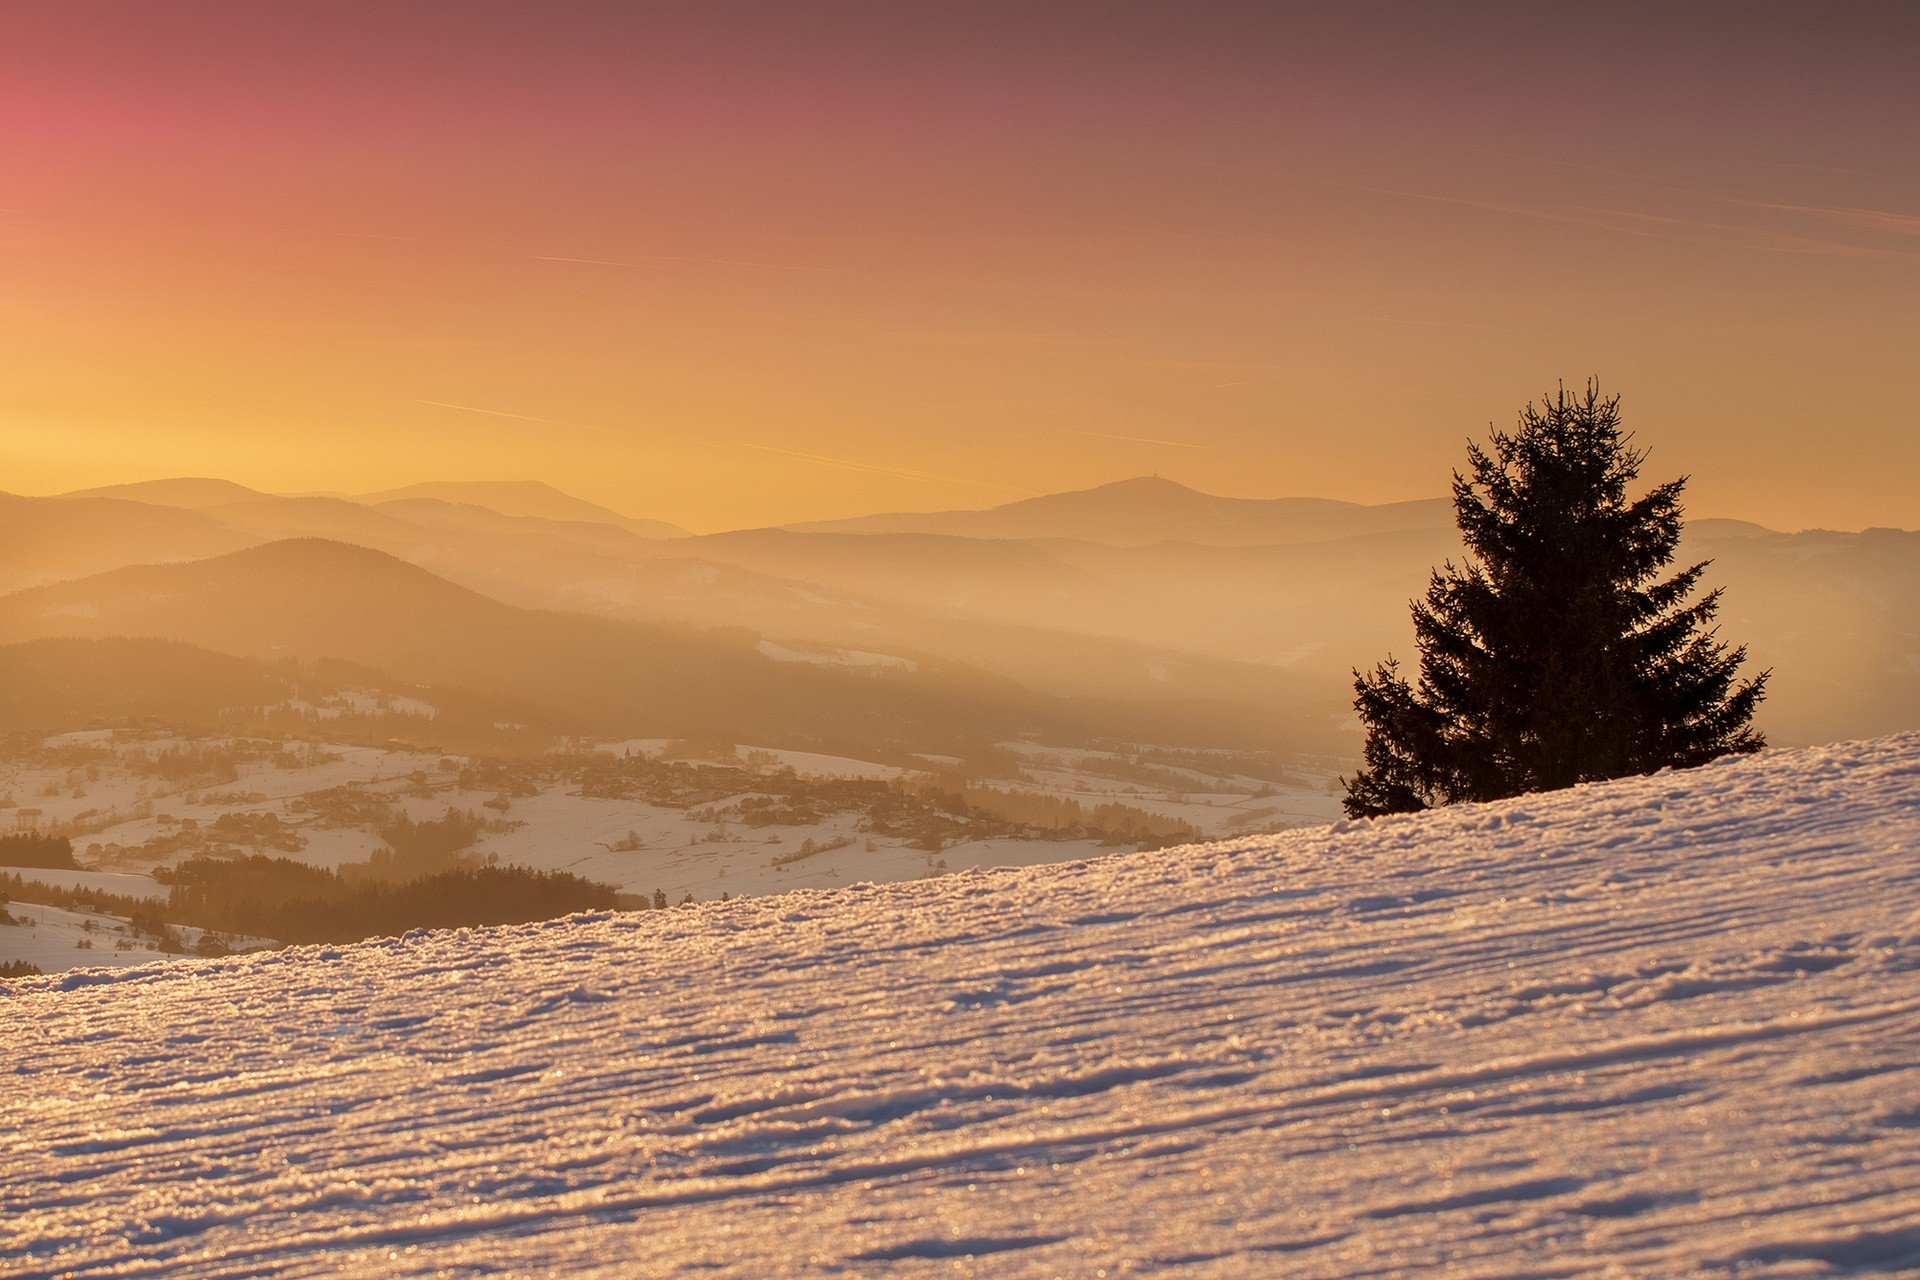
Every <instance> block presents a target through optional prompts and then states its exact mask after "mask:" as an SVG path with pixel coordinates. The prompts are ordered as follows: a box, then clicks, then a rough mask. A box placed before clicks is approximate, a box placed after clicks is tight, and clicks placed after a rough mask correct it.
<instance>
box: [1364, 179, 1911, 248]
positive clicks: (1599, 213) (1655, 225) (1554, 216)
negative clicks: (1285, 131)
mask: <svg viewBox="0 0 1920 1280" xmlns="http://www.w3.org/2000/svg"><path fill="white" fill-rule="evenodd" d="M1328 185H1330V186H1335V187H1343V188H1345V189H1347V190H1349V191H1364V192H1368V193H1370V194H1373V195H1384V196H1397V197H1399V198H1401V199H1405V200H1425V201H1429V202H1431V203H1434V204H1450V205H1455V206H1458V207H1460V208H1464V209H1482V210H1485V211H1487V212H1489V213H1505V214H1511V215H1513V216H1516V217H1522V218H1535V219H1539V220H1541V221H1545V222H1559V223H1565V224H1568V225H1571V226H1578V227H1592V228H1597V229H1600V230H1606V231H1613V232H1618V233H1620V234H1622V235H1631V236H1640V237H1642V238H1644V239H1648V240H1666V241H1670V242H1674V243H1679V244H1710V245H1716V246H1722V247H1731V248H1744V249H1761V250H1765V251H1768V252H1773V253H1797V254H1814V255H1819V256H1825V257H1842V258H1878V259H1882V260H1886V259H1892V260H1895V261H1905V262H1911V261H1914V260H1915V259H1916V258H1920V254H1914V253H1908V252H1903V251H1901V250H1898V249H1879V248H1872V247H1869V246H1865V245H1856V244H1848V243H1845V242H1843V241H1837V240H1823V239H1816V238H1814V237H1812V236H1797V235H1787V234H1783V233H1781V232H1774V231H1766V230H1763V229H1761V228H1759V227H1749V226H1742V225H1740V224H1738V223H1729V222H1711V221H1707V220H1704V219H1700V218H1682V217H1674V216H1670V215H1664V214H1657V213H1637V212H1634V211H1633V210H1630V209H1607V208H1597V207H1594V206H1591V205H1524V204H1503V203H1499V202H1496V201H1488V200H1469V199H1464V198H1461V197H1457V196H1442V195H1434V194H1431V193H1429V192H1424V191H1401V190H1396V189H1394V188H1392V187H1372V186H1364V185H1362V184H1360V183H1354V182H1331V181H1330V182H1329V183H1328Z"/></svg>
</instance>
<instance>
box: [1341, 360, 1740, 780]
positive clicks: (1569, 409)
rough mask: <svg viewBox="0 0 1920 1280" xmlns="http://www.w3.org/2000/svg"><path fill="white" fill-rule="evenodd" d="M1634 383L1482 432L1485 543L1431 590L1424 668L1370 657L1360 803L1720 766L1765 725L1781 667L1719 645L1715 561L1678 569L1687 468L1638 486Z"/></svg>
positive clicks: (1471, 452)
mask: <svg viewBox="0 0 1920 1280" xmlns="http://www.w3.org/2000/svg"><path fill="white" fill-rule="evenodd" d="M1619 403H1620V401H1619V397H1618V396H1613V397H1609V398H1607V399H1604V400H1603V399H1601V398H1600V392H1599V387H1598V385H1597V384H1594V383H1589V384H1588V386H1587V389H1586V391H1585V393H1584V394H1580V395H1569V394H1568V392H1567V390H1566V388H1565V387H1562V388H1561V389H1560V391H1559V393H1558V394H1557V395H1555V396H1553V397H1551V398H1546V399H1543V401H1542V403H1541V405H1540V407H1538V408H1535V407H1534V406H1533V405H1528V406H1527V407H1526V408H1525V409H1524V410H1523V411H1522V412H1521V414H1520V421H1519V425H1518V427H1517V428H1516V429H1515V430H1514V431H1513V432H1512V433H1507V432H1503V431H1499V430H1495V431H1494V432H1493V438H1492V446H1491V451H1490V452H1489V451H1488V450H1487V449H1483V448H1481V447H1480V446H1479V445H1477V444H1469V445H1468V447H1467V461H1468V472H1469V474H1467V475H1462V474H1460V473H1459V472H1455V473H1454V476H1453V504H1454V511H1455V518H1456V520H1457V522H1458V524H1459V526H1460V533H1461V537H1462V540H1463V541H1464V542H1465V544H1466V548H1467V551H1468V553H1469V556H1468V559H1467V561H1466V563H1465V564H1464V566H1462V567H1455V566H1454V565H1453V564H1452V563H1448V564H1447V565H1446V566H1445V567H1444V568H1442V569H1439V570H1436V571H1435V572H1434V574H1433V576H1432V579H1431V581H1430V582H1429V584H1428V587H1427V594H1426V598H1425V600H1423V601H1415V602H1414V605H1413V623H1414V637H1415V645H1416V648H1417V649H1418V651H1419V656H1420V671H1419V677H1418V680H1417V682H1415V683H1409V681H1408V680H1407V679H1406V677H1404V676H1403V675H1402V674H1401V673H1400V669H1399V667H1398V665H1397V664H1396V663H1395V662H1394V661H1393V660H1392V659H1391V658H1389V659H1388V660H1387V661H1386V662H1384V663H1382V664H1381V665H1380V666H1378V667H1376V668H1375V669H1374V670H1373V671H1372V672H1371V673H1368V674H1365V675H1362V674H1361V673H1360V672H1358V671H1356V672H1355V673H1354V691H1355V695H1356V696H1355V699H1354V708H1355V710H1356V711H1358V712H1359V714H1360V719H1361V721H1362V723H1363V724H1364V726H1365V728H1366V742H1365V747H1364V767H1363V768H1362V769H1361V770H1360V772H1359V773H1357V774H1355V775H1354V776H1353V777H1351V778H1349V779H1347V780H1346V786H1347V795H1346V809H1347V812H1348V813H1349V814H1351V815H1353V816H1355V817H1363V816H1367V815H1372V814H1382V813H1404V812H1409V811H1412V810H1417V809H1425V808H1430V807H1432V806H1434V805H1438V804H1452V803H1456V802H1459V801H1464V800H1495V799H1499V798H1501V797H1504V796H1512V795H1519V794H1521V793H1523V792H1529V791H1544V790H1549V789H1552V788H1556V787H1566V786H1571V785H1573V784H1574V783H1577V782H1587V781H1592V780H1596V779H1601V778H1617V777H1624V776H1627V775H1630V774H1643V773H1652V772H1654V771H1655V770H1658V769H1660V768H1663V767H1666V766H1669V765H1674V766H1687V765H1696V764H1704V763H1705V762H1706V761H1708V760H1712V759H1714V758H1716V757H1718V756H1722V755H1727V754H1730V753H1734V752H1748V751H1756V750H1758V749H1760V748H1761V747H1762V746H1764V745H1765V740H1764V739H1763V738H1762V737H1761V735H1760V734H1759V733H1758V732H1757V731H1756V730H1755V729H1754V728H1753V727H1752V720H1753V712H1754V708H1755V707H1756V705H1757V704H1758V703H1759V701H1760V699H1761V698H1762V697H1763V696H1764V694H1765V690H1766V683H1767V674H1766V673H1762V674H1761V675H1759V676H1757V677H1755V678H1754V679H1751V680H1745V681H1742V680H1740V679H1739V678H1738V677H1739V668H1740V666H1741V664H1742V663H1743V662H1744V661H1745V660H1746V656H1747V655H1746V649H1745V648H1744V647H1741V648H1729V647H1728V646H1726V645H1724V644H1722V643H1720V642H1719V640H1718V639H1717V638H1716V636H1717V633H1716V630H1715V628H1714V627H1713V625H1712V623H1713V618H1714V616H1715V614H1716V613H1717V612H1718V609H1719V606H1720V591H1719V590H1718V589H1716V590H1713V591H1710V592H1707V593H1706V594H1705V595H1702V596H1700V597H1698V598H1697V599H1696V598H1694V597H1695V590H1696V588H1697V587H1698V585H1699V582H1700V578H1701V575H1702V574H1703V573H1704V572H1705V570H1706V568H1707V562H1702V563H1700V564H1696V565H1693V566H1691V567H1689V568H1685V569H1682V570H1680V571H1678V572H1676V573H1674V574H1673V575H1672V576H1671V577H1666V578H1664V579H1663V578H1662V577H1661V574H1662V573H1663V571H1664V570H1665V569H1666V567H1667V566H1668V565H1669V564H1670V563H1671V562H1672V560H1673V557H1674V552H1675V550H1676V548H1677V547H1678V545H1679V542H1680V530H1681V508H1680V493H1681V490H1682V488H1683V487H1684V486H1685V484H1686V478H1685V477H1682V478H1680V479H1678V480H1672V481H1669V482H1668V483H1666V484H1662V485H1659V486H1657V487H1655V488H1654V489H1653V490H1651V491H1650V492H1648V493H1647V494H1645V495H1644V496H1642V497H1640V498H1638V499H1633V498H1631V497H1630V496H1629V488H1630V487H1631V486H1632V485H1633V484H1634V482H1635V481H1636V480H1637V479H1638V477H1639V474H1640V464H1641V463H1642V462H1643V461H1644V460H1645V458H1646V452H1645V451H1644V450H1639V449H1634V448H1631V447H1630V443H1629V442H1630V437H1629V436H1628V435H1627V434H1626V433H1624V432H1623V431H1622V430H1621V426H1620V412H1619Z"/></svg>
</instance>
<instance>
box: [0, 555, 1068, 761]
mask: <svg viewBox="0 0 1920 1280" xmlns="http://www.w3.org/2000/svg"><path fill="white" fill-rule="evenodd" d="M48 636H70V637H81V638H101V637H113V636H130V637H154V638H159V639H166V640H174V641H180V642H184V643H187V644H191V645H196V646H199V647H202V648H206V649H210V650H213V651H215V652H218V653H229V654H235V655H240V656H246V657H258V658H272V659H279V658H295V659H303V660H313V659H338V660H343V661H346V662H351V663H356V664H361V665H364V666H366V667H370V668H374V669H376V670H378V671H380V672H383V673H385V674H387V675H388V676H391V677H393V678H396V679H398V680H401V681H406V682H409V683H414V684H423V685H437V686H449V687H452V688H455V689H461V690H469V691H475V692H479V693H484V694H486V695H488V696H491V697H494V698H498V699H505V700H510V701H512V702H516V703H519V704H523V705H526V706H528V707H529V708H532V709H534V711H536V712H537V713H539V714H541V715H543V716H544V717H545V718H546V720H547V721H548V723H549V724H550V725H551V726H555V727H567V728H570V729H572V730H573V731H576V732H592V733H604V734H608V735H623V734H626V735H631V734H654V735H667V736H675V737H693V736H723V737H726V738H728V740H733V741H766V742H769V743H773V744H777V745H822V746H833V745H841V744H845V743H850V742H852V743H860V744H863V745H871V744H876V743H877V744H882V745H886V746H892V747H905V748H909V749H917V750H928V749H937V746H938V744H941V743H946V744H950V745H961V744H970V745H978V744H979V743H981V742H983V741H991V740H993V739H995V738H998V737H1005V736H1010V735H1012V734H1014V733H1016V732H1018V731H1020V730H1023V729H1027V728H1030V727H1034V726H1036V725H1038V726H1042V727H1047V726H1051V727H1055V728H1058V727H1060V726H1061V725H1062V724H1065V723H1075V724H1076V725H1077V722H1075V721H1073V718H1072V717H1071V715H1069V714H1068V713H1067V711H1066V710H1065V709H1064V708H1062V707H1053V706H1050V705H1049V704H1048V700H1046V699H1044V698H1039V697H1037V696H1036V695H1032V694H1030V693H1028V692H1027V691H1025V690H1022V689H1019V688H1018V687H1017V686H1013V685H1011V684H1007V683H1005V682H997V681H994V680H992V679H990V678H988V677H985V676H982V675H979V674H978V673H973V672H968V671H966V670H964V669H958V668H956V669H953V670H949V671H933V672H930V671H926V670H924V669H922V670H915V671H912V672H907V671H904V670H899V669H893V668H882V669H878V670H869V671H859V672H855V671H850V670H839V669H833V668H826V667H819V666H815V665H812V664H806V663H781V662H776V661H774V660H772V659H770V658H768V657H766V656H765V655H763V654H762V653H760V652H759V651H758V649H757V648H756V647H755V638H754V637H752V636H751V635H749V634H745V633H732V634H729V633H718V632H703V631H695V630H691V629H687V628H679V627H668V626H645V625H640V624H633V623H623V622H617V621H613V620H610V619H604V618H591V617H586V616H582V615H577V614H563V613H548V612H543V611H537V610H528V609H520V608H516V607H514V606H511V605H507V604H503V603H500V602H499V601H496V600H493V599H490V598H488V597H486V596H482V595H480V594H478V593H476V592H473V591H470V590H467V589H466V588H463V587H459V586H455V585H454V584H452V583H450V582H447V581H445V580H443V579H441V578H437V577H435V576H434V575H432V574H430V573H428V572H426V571H425V570H423V569H420V568H418V567H416V566H414V565H410V564H407V563H405V562H403V561H401V560H398V559H396V558H394V557H392V556H389V555H385V554H383V553H380V552H376V551H371V550H368V549H366V548H362V547H355V546H350V545H347V544H344V543H338V542H329V541H326V540H322V539H291V540H287V541H284V542H275V543H270V544H267V545H265V546H261V547H255V548H251V549H249V550H246V551H242V552H237V553H234V554H232V555H227V556H221V557H217V558H214V559H211V560H205V561H199V562H195V563H191V564H184V565H158V566H136V567H132V568H126V569H119V570H115V571H113V572H110V573H106V574H101V575H98V576H96V577H93V578H87V579H82V580H79V581H75V582H67V583H59V584H55V585H52V586H47V587H40V588H36V589H33V590H29V591H25V592H20V593H17V594H15V595H12V596H8V597H5V598H0V643H5V642H17V641H22V640H29V639H36V638H42V637H48Z"/></svg>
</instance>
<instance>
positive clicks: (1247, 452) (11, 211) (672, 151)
mask: <svg viewBox="0 0 1920 1280" xmlns="http://www.w3.org/2000/svg"><path fill="white" fill-rule="evenodd" d="M1676 11H1682V12H1676ZM0 26H4V31H5V35H4V38H3V39H0V488H3V489H7V490H11V491H15V492H26V493H50V492H57V491H61V490H65V489H71V488H76V487H81V486H86V485H94V484H104V483H110V482H118V481H125V480H134V479H143V478H150V477H155V476H163V475H180V474H201V475H222V476H227V477H230V478H232V479H235V480H239V481H241V482H243V483H247V484H252V485H255V486H259V487H263V488H270V489H277V490H354V491H358V490H366V489H374V488H382V487H387V486H392V485H397V484H402V483H408V482H412V481H416V480H425V479H497V478H537V479H543V480H547V481H550V482H552V483H554V484H556V485H559V486H561V487H563V488H566V489H568V490H571V491H574V492H577V493H579V494H581V495H582V496H585V497H588V498H592V499H595V500H597V501H601V502H605V503H607V504H609V505H611V506H615V507H617V508H619V509H621V510H624V511H627V512H629V513H631V514H634V515H638V516H647V517H654V518H660V519H666V520H672V521H676V522H679V523H682V524H686V525H688V526H690V527H693V528H697V529H713V528H720V527H726V526H734V525H741V524H764V523H770V522H774V521H781V520H790V519H799V518H807V517H827V516H837V515H848V514H854V513H858V512H863V511H871V510H876V509H900V508H937V507H947V506H980V505H989V504H992V503H996V502H1003V501H1007V500H1010V499H1013V498H1018V497H1023V496H1028V495H1031V494H1035V493H1041V492H1046V491H1050V490H1058V489H1063V488H1078V487H1083V486H1086V485H1089V484H1095V483H1100V482H1103V481H1107V480H1113V479H1118V478H1121V477H1124V476H1128V475H1137V474H1142V473H1145V472H1148V471H1153V470H1156V469H1157V470H1158V471H1160V472H1161V473H1162V474H1163V475H1168V476H1171V477H1173V478H1176V479H1179V480H1182V481H1184V482H1186V483H1189V484H1192V485H1194V486H1196V487H1199V488H1203V489H1207V490H1209V491H1213V492H1221V493H1229V494H1241V495H1247V496H1278V495H1285V494H1318V495H1326V496H1333V497H1343V498H1350V499H1356V500H1362V501H1382V500H1389V499H1398V498H1408V497H1416V496H1428V495H1432V494H1437V493H1439V492H1441V491H1442V490H1443V488H1444V485H1445V482H1446V477H1447V472H1448V470H1449V469H1450V468H1451V467H1453V466H1455V465H1458V464H1459V463H1460V461H1461V458H1462V452H1463V445H1464V442H1465V440H1466V439H1467V438H1468V437H1469V436H1472V435H1475V434H1480V433H1484V431H1485V429H1486V427H1487V424H1488V423H1489V421H1493V422H1497V423H1499V424H1501V425H1505V424H1507V423H1508V422H1510V421H1511V419H1512V417H1513V414H1514V412H1515V411H1516V410H1517V409H1518V407H1519V406H1520V405H1521V404H1522V403H1523V402H1525V401H1526V400H1528V399H1530V398H1534V397H1537V396H1538V395H1539V394H1540V393H1541V392H1542V391H1543V390H1546V389H1548V388H1551V387H1552V386H1553V385H1554V383H1555V381H1556V380H1557V379H1561V378H1564V379H1566V380H1568V381H1569V382H1577V381H1583V380H1584V379H1585V378H1586V377H1587V376H1588V375H1590V374H1597V375H1598V376H1599V377H1600V378H1601V380H1602V383H1603V387H1604V388H1606V389H1609V390H1616V391H1619V392H1621V393H1623V395H1624V401H1623V407H1624V410H1625V413H1626V415H1627V421H1628V423H1629V425H1631V426H1632V427H1634V428H1636V429H1637V430H1638V431H1639V432H1640V436H1641V440H1642V441H1643V442H1644V443H1648V444H1650V445H1652V446H1653V449H1654V453H1653V460H1652V462H1651V463H1650V472H1652V473H1657V474H1658V475H1660V476H1664V475H1667V474H1671V473H1677V472H1683V471H1684V472H1690V473H1692V474H1693V475H1694V477H1695V480H1694V483H1693V486H1692V489H1691V491H1690V492H1691V500H1690V508H1691V510H1692V511H1693V512H1694V513H1696V514H1716V515H1739V516H1744V517H1747V518H1751V519H1756V520H1760V521H1763V522H1766V523H1769V524H1773V525H1776V526H1779V527H1787V528H1800V527H1806V526H1811V525H1826V526H1831V527H1844V528H1859V527H1862V526H1866V525H1874V524H1881V525H1899V526H1904V527H1915V526H1920V484H1916V482H1915V477H1916V476H1920V411H1916V409H1915V395H1914V382H1915V376H1916V373H1920V90H1916V80H1915V75H1916V73H1915V67H1916V65H1920V5H1916V4H1912V3H1887V4H1878V5H1876V4H1844V3H1840V4H1814V3H1808V4H1801V5H1772V4H1764V3H1729V4H1706V3H1703V4H1687V5H1673V4H1645V5H1636V4H1605V5H1571V6H1561V5H1535V4H1514V5H1458V6H1456V5H1446V6H1436V5H1430V4H1412V3H1408V4H1344V3H1343V4H1337V5H1336V4H1325V5H1321V4H1312V5H1309V4H1300V5H1287V4H1280V3H1273V2H1271V0H1269V2H1266V3H1253V2H1249V3H1204V2H1201V3H1178V4H1175V3H1156V4H1144V3H1125V2H1123V0H1108V2H1105V3H1084V4H1079V3H1046V2H1045V0H1040V2H1037V3H1036V2H1027V3H964V2H962V3H940V4H935V3H925V4H922V3H911V2H898V0H896V2H893V3H870V4H845V3H810V2H807V0H766V2H764V3H753V4H747V3H738V4H730V3H724V2H714V3H689V4H674V5H665V4H644V3H612V2H608V3H565V2H556V0H546V2H544V3H499V2H494V0H460V2H459V3H444V4H443V3H417V2H410V0H379V2H378V3H371V2H369V3H358V2H354V3H349V2H345V0H342V2H337V3H329V4H301V3H283V2H280V0H276V2H275V3H270V4H263V3H259V2H258V0H247V2H245V3H231V4H185V3H169V2H164V0H162V2H155V3H138V4H136V3H86V2H82V0H62V2H61V3H58V4H45V3H10V2H4V0H0Z"/></svg>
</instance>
